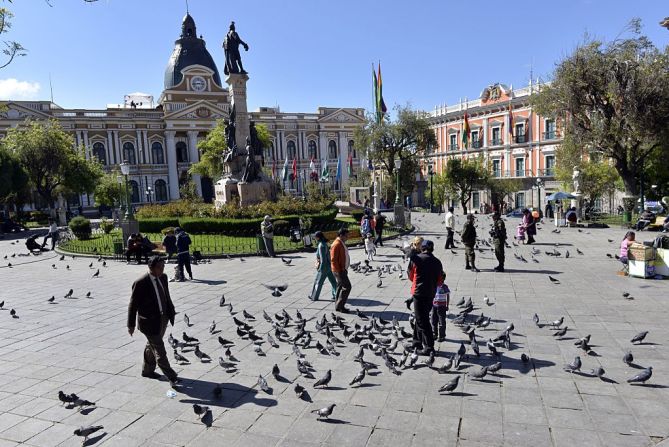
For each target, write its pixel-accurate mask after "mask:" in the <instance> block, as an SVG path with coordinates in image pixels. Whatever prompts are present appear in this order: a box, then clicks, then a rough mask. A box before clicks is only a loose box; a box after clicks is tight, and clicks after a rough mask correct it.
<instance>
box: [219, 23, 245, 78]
mask: <svg viewBox="0 0 669 447" xmlns="http://www.w3.org/2000/svg"><path fill="white" fill-rule="evenodd" d="M239 45H242V46H243V47H244V50H246V51H249V46H248V45H247V44H246V42H244V41H243V40H242V39H241V38H240V37H239V34H237V31H235V22H232V23H230V31H228V34H227V35H226V36H225V40H223V51H224V52H225V69H224V70H223V73H225V74H226V75H229V74H231V73H241V74H246V71H245V70H244V67H243V66H242V57H241V55H240V54H239Z"/></svg>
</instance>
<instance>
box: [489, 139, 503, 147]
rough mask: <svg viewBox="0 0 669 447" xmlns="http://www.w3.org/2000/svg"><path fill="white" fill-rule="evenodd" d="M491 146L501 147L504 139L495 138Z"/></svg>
mask: <svg viewBox="0 0 669 447" xmlns="http://www.w3.org/2000/svg"><path fill="white" fill-rule="evenodd" d="M490 145H491V146H501V145H502V139H501V138H493V139H492V140H491V141H490Z"/></svg>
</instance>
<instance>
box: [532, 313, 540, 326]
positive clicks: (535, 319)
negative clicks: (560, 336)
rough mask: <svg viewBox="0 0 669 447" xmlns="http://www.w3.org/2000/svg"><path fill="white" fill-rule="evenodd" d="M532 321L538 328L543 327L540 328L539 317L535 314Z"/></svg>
mask: <svg viewBox="0 0 669 447" xmlns="http://www.w3.org/2000/svg"><path fill="white" fill-rule="evenodd" d="M532 321H534V324H535V325H536V326H537V327H541V326H539V315H537V314H534V316H533V317H532Z"/></svg>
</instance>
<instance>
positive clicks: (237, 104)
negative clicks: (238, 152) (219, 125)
mask: <svg viewBox="0 0 669 447" xmlns="http://www.w3.org/2000/svg"><path fill="white" fill-rule="evenodd" d="M248 80H249V76H248V75H247V74H240V73H233V74H229V75H228V77H227V78H225V82H226V83H227V84H228V85H229V86H230V87H229V88H228V90H229V91H230V98H231V101H230V107H233V106H234V108H235V141H236V142H237V147H242V148H243V147H244V142H245V141H246V137H248V136H249V112H248V110H247V106H246V81H248Z"/></svg>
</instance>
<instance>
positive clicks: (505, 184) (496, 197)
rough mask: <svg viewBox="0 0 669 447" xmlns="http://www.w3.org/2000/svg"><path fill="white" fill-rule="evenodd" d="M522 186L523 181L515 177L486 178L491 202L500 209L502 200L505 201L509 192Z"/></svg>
mask: <svg viewBox="0 0 669 447" xmlns="http://www.w3.org/2000/svg"><path fill="white" fill-rule="evenodd" d="M522 188H523V182H521V181H520V180H519V179H517V178H500V179H498V178H495V177H490V178H489V179H488V189H489V190H490V198H491V200H492V203H493V204H494V205H496V206H497V209H498V210H501V205H502V202H506V201H507V197H509V195H510V194H512V193H514V192H516V191H519V190H521V189H522Z"/></svg>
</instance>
